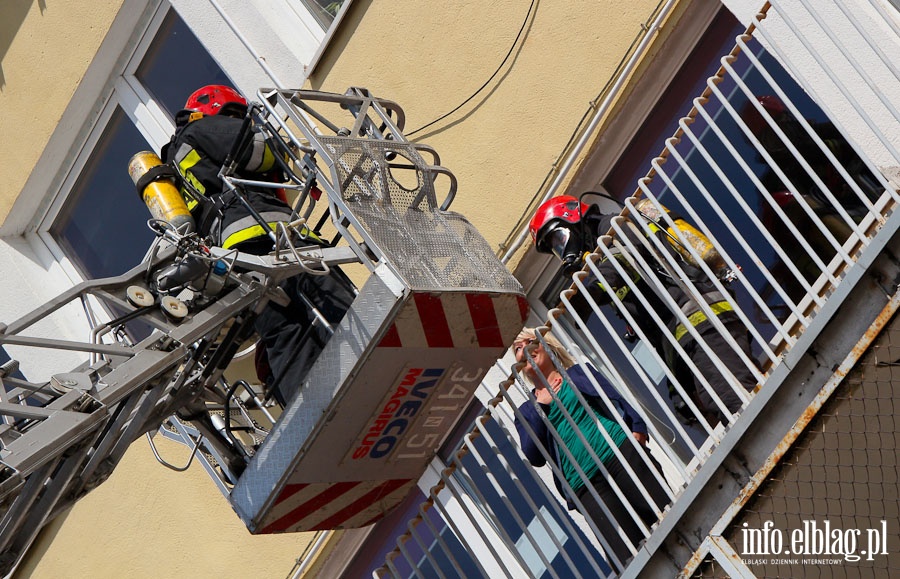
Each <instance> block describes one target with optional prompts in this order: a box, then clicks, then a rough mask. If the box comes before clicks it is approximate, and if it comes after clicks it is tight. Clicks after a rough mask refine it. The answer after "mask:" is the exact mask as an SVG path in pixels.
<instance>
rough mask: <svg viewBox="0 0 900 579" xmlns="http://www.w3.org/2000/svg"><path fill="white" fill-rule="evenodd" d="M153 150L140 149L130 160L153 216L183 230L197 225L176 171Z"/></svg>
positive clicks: (136, 182)
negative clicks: (175, 173) (181, 189)
mask: <svg viewBox="0 0 900 579" xmlns="http://www.w3.org/2000/svg"><path fill="white" fill-rule="evenodd" d="M167 169H168V168H167V167H166V166H165V165H163V162H162V160H160V158H159V156H158V155H157V154H156V153H154V152H153V151H141V152H140V153H137V154H135V155H134V156H133V157H131V160H130V161H128V174H129V175H131V180H132V182H134V185H135V187H136V188H137V190H138V195H140V196H141V199H142V200H143V201H144V204H145V205H147V208H148V209H149V210H150V214H151V215H152V216H153V218H154V219H160V220H162V221H166V222H168V223H169V224H170V225H172V226H173V227H175V228H176V229H177V230H178V231H179V232H181V233H182V234H184V233H190V232H192V231H194V230H195V229H196V227H195V224H194V218H193V217H191V212H190V211H188V208H187V204H186V203H185V201H184V197H182V196H181V193H180V192H179V191H178V187H176V185H175V179H174V178H173V176H172V175H173V172H172V171H171V170H167Z"/></svg>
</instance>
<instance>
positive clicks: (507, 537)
mask: <svg viewBox="0 0 900 579" xmlns="http://www.w3.org/2000/svg"><path fill="white" fill-rule="evenodd" d="M476 422H477V420H476ZM471 437H472V433H471V432H469V433H468V434H466V439H467V440H466V448H467V450H468V452H470V453H472V454H473V455H474V456H475V458H477V459H478V462H480V463H481V464H482V467H483V468H482V470H483V471H485V472H487V469H486V468H484V465H485V462H484V459H483V458H482V456H481V454H479V452H478V450H477V449H476V448H475V447H474V444H473V443H472V438H471ZM453 461H454V463H455V464H456V467H457V468H456V473H457V475H459V476H463V477H465V481H466V483H467V486H468V487H469V488H470V489H471V490H472V491H473V492H474V493H475V494H476V495H477V496H478V500H479V501H481V504H482V505H484V509H483V510H484V511H485V514H486V516H488V515H487V513H488V512H489V513H490V516H488V518H489V519H490V520H491V522H492V523H493V526H494V528H495V529H496V530H497V532H499V533H500V535H501V537H502V539H503V540H504V541H505V542H506V545H507V547H508V548H509V551H510V552H511V553H513V556H514V557H516V559H517V560H518V562H519V565H521V566H522V568H523V569H527V568H528V564H527V563H525V560H524V559H523V558H522V555H521V553H520V552H519V550H518V549H516V548H515V547H516V544H515V542H513V540H512V537H511V536H510V535H509V533H508V532H507V531H506V528H505V527H504V525H503V524H502V523H501V522H500V520H499V519H500V517H499V516H498V515H496V513H495V512H494V509H493V508H489V505H488V501H486V500H485V498H484V495H483V494H482V492H481V490H480V489H479V488H478V485H476V484H475V480H474V479H473V478H472V477H470V476H469V475H468V473H467V472H466V468H465V467H464V466H463V465H462V463H461V462H460V459H459V455H458V454H457V455H455V456H454V457H453ZM488 478H490V477H488ZM491 484H492V486H494V488H499V487H498V486H497V484H496V482H492V483H491ZM499 490H501V491H502V490H503V489H499ZM498 494H499V495H500V502H501V503H503V504H504V505H506V508H507V510H508V511H509V512H510V513H511V514H512V516H513V519H515V522H516V525H518V526H519V529H521V530H522V533H523V534H524V535H525V536H526V537H527V539H528V542H529V543H531V545H532V547H534V551H535V553H537V556H538V557H539V558H540V560H541V563H543V564H544V567H545V568H546V569H547V571H549V572H550V575H551V576H553V577H557V578H558V577H559V573H557V572H556V569H553V567H552V566H551V565H550V561H548V560H547V556H546V555H544V551H543V549H541V545H540V543H538V542H537V540H536V539H535V538H534V535H533V534H532V532H531V531H530V530H529V529H528V525H526V524H525V522H524V521H523V520H522V517H520V516H519V513H518V512H517V511H516V509H514V508H512V504H511V503H510V500H509V497H508V496H507V494H506V493H503V492H500V493H498Z"/></svg>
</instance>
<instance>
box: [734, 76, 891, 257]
mask: <svg viewBox="0 0 900 579" xmlns="http://www.w3.org/2000/svg"><path fill="white" fill-rule="evenodd" d="M723 67H724V68H725V69H726V70H727V71H728V72H729V74H730V75H731V77H732V78H733V79H734V81H735V83H736V84H737V85H738V86H739V87H740V88H741V90H742V91H743V92H744V94H745V95H747V98H748V99H749V100H750V101H755V100H756V98H755V95H754V94H753V91H751V90H750V89H749V88H748V87H747V85H746V84H745V83H744V81H743V80H742V79H741V78H740V77H739V76H738V74H737V73H735V72H734V69H733V68H732V67H731V64H730V63H725V61H724V60H723ZM779 92H780V91H779ZM723 98H724V97H723ZM784 102H785V104H786V105H787V106H788V108H789V109H790V110H791V114H793V115H794V117H795V119H796V120H797V122H798V123H800V125H801V126H802V127H803V129H804V131H806V134H807V136H808V137H809V138H810V140H812V141H813V142H814V143H815V144H816V147H818V149H819V151H821V152H822V153H823V154H824V155H825V157H826V158H828V160H829V161H830V162H831V164H832V165H833V166H834V167H836V168H838V172H840V173H841V175H842V176H844V178H845V179H846V180H847V181H848V183H851V184H852V185H851V188H853V187H855V189H854V192H857V196H858V197H859V198H860V199H862V200H864V201H863V204H864V205H866V207H867V209H868V211H869V212H872V211H874V206H873V205H872V202H871V201H869V199H868V198H866V197H865V196H864V195H863V194H862V190H861V189H859V186H858V185H856V183H855V182H854V181H853V179H852V178H850V176H849V174H848V173H847V171H846V170H845V169H844V167H843V166H842V165H841V163H839V162H838V160H837V158H836V157H835V156H834V154H833V153H832V152H831V150H830V149H829V148H828V146H827V145H825V142H824V141H823V140H822V137H820V136H819V135H818V133H816V132H815V131H814V130H813V128H812V127H811V126H810V124H809V122H808V121H807V120H806V119H805V118H803V115H799V114H798V113H799V111H797V109H796V107H794V104H793V103H792V102H791V101H790V100H788V99H785V100H784ZM752 104H753V105H754V106H758V105H759V103H758V102H753V103H752ZM727 108H728V109H729V110H731V107H730V103H729V106H728V107H727ZM795 111H796V112H795ZM764 118H765V116H764ZM766 122H767V123H768V120H767V121H766ZM769 127H770V128H772V129H773V130H774V132H775V134H776V135H778V138H779V139H781V141H782V143H784V145H785V146H786V147H787V149H788V150H789V151H790V152H791V154H792V155H793V157H794V160H796V161H797V162H798V163H799V164H800V166H801V167H803V170H804V171H806V174H807V175H808V176H809V177H810V178H811V179H812V180H813V182H814V183H815V184H816V186H817V187H818V188H819V190H820V192H821V193H822V194H823V195H824V196H825V198H826V199H828V202H829V203H830V204H831V205H832V206H833V208H834V209H835V210H836V211H837V213H838V215H840V217H841V219H842V220H843V221H844V223H845V224H846V225H847V227H849V228H850V229H851V230H853V232H854V233H855V234H856V235H857V236H859V237H860V238H862V237H864V234H863V232H862V231H861V230H860V229H859V225H858V224H857V223H856V221H855V220H854V219H853V218H852V217H851V216H850V214H849V213H847V210H846V209H845V208H844V206H843V205H842V204H841V202H840V201H838V199H837V198H836V197H835V196H834V193H832V192H831V189H830V188H829V187H828V186H827V185H826V184H825V182H824V181H822V177H821V176H820V175H819V173H818V172H817V171H816V170H814V169H813V168H812V166H811V165H810V164H809V162H808V161H807V160H806V157H804V156H803V155H801V154H800V151H799V150H798V149H797V146H796V145H795V144H794V143H793V141H791V140H790V139H789V138H788V136H787V135H785V134H784V131H783V130H781V127H779V126H778V123H775V122H772V123H769ZM857 190H858V191H857ZM832 245H838V246H840V245H841V244H840V243H838V242H834V243H832Z"/></svg>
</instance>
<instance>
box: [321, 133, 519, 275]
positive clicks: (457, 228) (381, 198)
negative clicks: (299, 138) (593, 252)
mask: <svg viewBox="0 0 900 579" xmlns="http://www.w3.org/2000/svg"><path fill="white" fill-rule="evenodd" d="M321 142H322V143H323V144H324V145H325V146H326V147H327V148H328V149H329V151H331V153H332V155H333V158H334V160H335V169H336V171H337V174H338V176H339V180H340V189H341V194H342V197H343V200H344V202H345V203H346V204H347V208H348V209H349V210H350V211H351V212H352V213H353V215H354V216H355V217H356V218H357V219H359V221H360V222H361V223H362V225H363V228H364V229H365V230H366V231H367V232H368V233H369V235H371V236H372V238H373V239H375V241H376V242H377V244H378V246H379V248H380V249H381V250H382V251H383V252H384V253H385V255H386V257H387V261H388V262H389V263H390V264H391V265H392V266H393V267H394V268H395V269H396V271H397V272H398V273H399V274H400V275H401V276H402V277H403V278H404V279H405V280H406V282H407V283H408V284H409V285H410V286H412V287H415V288H422V289H425V288H443V287H454V288H478V289H485V290H500V291H521V288H520V286H519V284H518V282H516V280H515V278H513V277H512V276H511V275H509V272H508V271H507V270H506V268H505V267H504V266H503V264H502V263H501V262H500V261H499V260H498V259H496V257H495V255H494V253H493V251H491V248H490V246H489V245H488V243H487V241H485V240H484V238H483V237H481V235H480V234H479V233H478V232H477V230H476V229H475V228H474V226H472V224H471V223H469V222H468V221H467V220H466V218H464V217H463V216H462V215H459V214H457V213H452V212H444V211H439V210H438V207H439V202H438V199H437V197H436V194H435V187H434V179H435V178H436V177H437V176H438V175H437V173H435V172H433V171H431V170H430V169H429V168H428V167H429V166H428V164H427V163H426V162H425V160H424V159H423V158H422V157H421V155H420V154H419V152H418V151H417V150H416V148H415V146H414V145H412V144H408V143H394V142H390V141H376V140H363V139H351V138H342V137H322V138H321ZM388 157H390V159H388ZM410 162H412V165H415V167H413V166H411V165H410Z"/></svg>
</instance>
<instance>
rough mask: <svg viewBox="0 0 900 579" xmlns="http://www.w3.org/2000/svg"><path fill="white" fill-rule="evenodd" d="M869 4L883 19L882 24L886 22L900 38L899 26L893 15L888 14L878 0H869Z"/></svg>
mask: <svg viewBox="0 0 900 579" xmlns="http://www.w3.org/2000/svg"><path fill="white" fill-rule="evenodd" d="M869 5H870V6H872V8H874V9H875V11H876V12H878V14H879V15H881V19H882V20H883V21H884V24H887V25H888V26H889V27H890V28H891V30H893V31H894V34H895V35H896V36H897V37H898V38H900V26H898V24H897V22H895V21H894V16H892V15H891V14H888V13H887V12H886V11H885V10H884V7H883V6H882V5H881V4H880V3H879V2H878V0H869Z"/></svg>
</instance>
